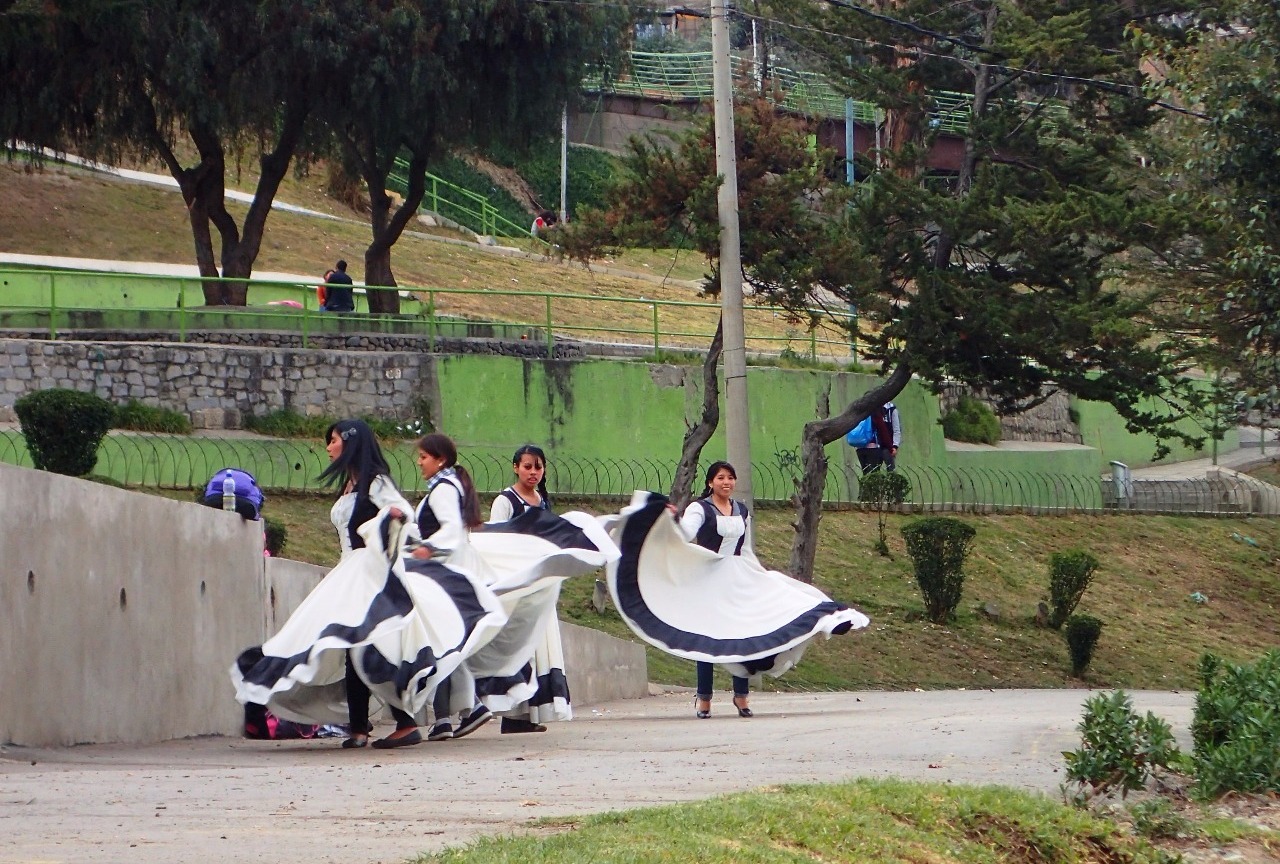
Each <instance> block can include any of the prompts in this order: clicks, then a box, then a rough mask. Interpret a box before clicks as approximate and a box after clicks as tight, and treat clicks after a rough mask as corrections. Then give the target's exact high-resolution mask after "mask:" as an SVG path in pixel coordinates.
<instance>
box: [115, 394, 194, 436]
mask: <svg viewBox="0 0 1280 864" xmlns="http://www.w3.org/2000/svg"><path fill="white" fill-rule="evenodd" d="M113 425H114V426H115V428H117V429H132V430H134V431H135V432H170V433H173V434H175V435H189V434H191V421H190V420H189V419H188V418H187V415H185V414H182V413H180V412H178V411H173V410H170V409H169V408H158V407H156V406H154V405H144V404H142V403H141V402H139V401H138V400H137V399H130V400H129V401H128V403H127V404H125V405H121V406H120V407H119V408H117V409H116V419H115V423H114V424H113Z"/></svg>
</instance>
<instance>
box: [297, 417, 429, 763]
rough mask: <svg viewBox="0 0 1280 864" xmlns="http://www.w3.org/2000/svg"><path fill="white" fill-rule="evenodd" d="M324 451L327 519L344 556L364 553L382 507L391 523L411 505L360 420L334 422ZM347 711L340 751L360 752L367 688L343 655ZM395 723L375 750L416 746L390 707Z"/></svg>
mask: <svg viewBox="0 0 1280 864" xmlns="http://www.w3.org/2000/svg"><path fill="white" fill-rule="evenodd" d="M324 437H325V451H326V452H327V453H328V454H329V466H328V467H327V468H325V469H324V471H322V472H320V481H321V482H322V483H324V484H325V485H327V486H338V487H339V488H340V489H341V490H342V494H341V495H340V496H339V497H338V500H337V501H335V502H334V504H333V508H332V509H331V510H330V511H329V519H330V520H331V521H332V522H333V527H334V528H336V529H337V530H338V539H339V542H340V543H341V545H342V554H343V555H344V556H345V555H347V554H349V553H350V552H352V551H354V550H356V549H363V548H364V545H365V543H364V538H363V537H361V536H360V534H359V531H358V529H359V528H360V526H361V525H363V524H365V523H366V522H368V521H369V520H370V519H372V518H374V517H375V516H377V515H378V513H379V512H381V511H382V509H383V508H385V507H390V508H391V515H392V516H393V517H395V518H398V517H399V516H402V515H404V514H406V513H409V512H411V511H412V506H411V505H410V504H409V502H408V501H406V500H405V497H404V496H403V495H401V494H400V490H398V489H396V485H395V482H394V481H392V479H391V468H390V466H388V465H387V459H386V457H385V456H383V455H382V448H381V447H379V446H378V439H377V438H376V437H374V434H373V430H372V429H370V428H369V424H367V423H365V422H364V421H363V420H339V421H338V422H337V423H334V424H333V425H332V426H330V427H329V428H328V429H327V430H326V431H325V436H324ZM346 687H347V712H348V715H349V717H350V723H351V731H350V736H349V737H348V738H347V740H346V741H344V742H342V746H343V747H345V748H348V749H350V748H353V747H364V746H365V745H366V744H368V743H369V734H368V733H369V730H370V729H371V728H372V727H371V726H370V723H369V695H370V694H369V687H368V685H366V684H365V683H364V681H363V680H362V679H361V678H360V676H359V674H357V672H356V668H355V665H354V664H353V663H352V660H351V652H349V651H348V652H347V677H346ZM391 714H392V716H393V717H394V718H395V721H396V731H395V732H393V733H391V734H390V735H388V736H387V737H386V738H383V739H381V740H379V741H374V742H373V746H374V747H377V748H379V749H388V748H392V747H407V746H410V745H412V744H419V743H421V742H422V733H420V732H419V731H418V724H417V721H415V720H414V719H413V718H412V717H411V716H409V715H408V714H407V713H405V712H404V711H402V710H400V709H399V708H396V707H395V706H392V707H391Z"/></svg>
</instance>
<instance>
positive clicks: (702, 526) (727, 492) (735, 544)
mask: <svg viewBox="0 0 1280 864" xmlns="http://www.w3.org/2000/svg"><path fill="white" fill-rule="evenodd" d="M737 483H738V472H736V471H734V470H733V466H732V465H730V464H729V463H728V462H724V461H720V462H712V463H711V466H710V467H709V468H707V477H706V482H705V483H704V484H703V488H702V493H701V494H700V495H698V497H697V498H695V499H694V500H693V501H691V502H689V506H687V507H685V509H684V515H682V516H681V517H680V530H681V531H682V532H684V536H685V538H686V539H688V540H689V542H691V543H697V544H698V545H699V546H701V547H702V548H704V549H709V550H711V551H712V552H715V553H717V554H719V555H741V554H742V549H743V547H744V546H746V545H747V538H748V537H749V536H750V529H751V523H750V521H749V520H750V518H751V515H750V513H749V512H748V511H747V506H746V505H745V504H743V503H742V502H741V501H735V500H734V499H733V490H734V489H735V488H736V486H737ZM697 669H698V692H697V698H696V699H695V700H694V713H695V714H697V716H698V717H699V718H700V719H706V718H707V717H710V716H711V694H712V692H713V689H714V688H713V684H712V679H713V676H714V670H715V667H714V666H713V665H712V664H710V663H707V662H705V661H702V660H699V661H698V664H697ZM732 678H733V707H734V708H737V709H738V716H739V717H750V716H752V712H751V709H750V708H748V707H747V698H748V694H749V693H750V681H749V680H748V679H747V678H744V677H742V676H739V675H734V676H732Z"/></svg>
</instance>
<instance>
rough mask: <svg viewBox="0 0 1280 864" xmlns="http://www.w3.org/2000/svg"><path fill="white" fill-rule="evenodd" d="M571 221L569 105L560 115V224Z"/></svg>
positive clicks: (566, 104) (566, 105)
mask: <svg viewBox="0 0 1280 864" xmlns="http://www.w3.org/2000/svg"><path fill="white" fill-rule="evenodd" d="M568 220H569V105H568V103H565V106H564V109H563V110H562V111H561V113H560V224H561V225H563V224H564V223H565V222H567V221H568Z"/></svg>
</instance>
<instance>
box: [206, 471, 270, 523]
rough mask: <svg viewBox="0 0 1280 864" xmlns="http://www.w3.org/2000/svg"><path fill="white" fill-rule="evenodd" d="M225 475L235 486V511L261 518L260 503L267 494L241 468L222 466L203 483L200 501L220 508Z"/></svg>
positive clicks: (249, 517)
mask: <svg viewBox="0 0 1280 864" xmlns="http://www.w3.org/2000/svg"><path fill="white" fill-rule="evenodd" d="M227 477H230V478H231V480H232V482H234V483H235V487H236V512H237V513H239V514H240V515H241V516H243V517H244V518H246V519H261V518H262V505H263V503H264V502H265V501H266V500H267V496H265V495H263V494H262V490H261V489H259V488H258V481H257V480H255V479H253V475H252V474H250V473H249V472H248V471H245V470H244V469H243V468H222V469H220V470H219V471H218V472H217V473H216V474H214V475H213V477H211V478H210V479H209V482H208V483H207V484H205V487H204V492H203V493H202V494H201V495H200V503H201V504H203V505H205V506H206V507H216V508H218V509H219V510H221V509H222V489H223V484H224V483H225V482H226V480H227Z"/></svg>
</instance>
